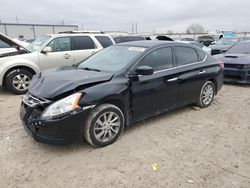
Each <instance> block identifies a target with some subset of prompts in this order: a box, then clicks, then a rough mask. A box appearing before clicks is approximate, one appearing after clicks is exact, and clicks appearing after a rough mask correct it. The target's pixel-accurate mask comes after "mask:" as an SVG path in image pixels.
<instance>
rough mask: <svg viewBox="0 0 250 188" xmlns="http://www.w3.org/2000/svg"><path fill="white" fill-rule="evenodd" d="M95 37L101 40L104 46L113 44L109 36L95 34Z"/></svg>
mask: <svg viewBox="0 0 250 188" xmlns="http://www.w3.org/2000/svg"><path fill="white" fill-rule="evenodd" d="M95 38H96V39H97V40H98V42H100V44H101V45H102V47H103V48H107V47H109V46H111V45H113V42H112V41H111V40H110V38H109V37H107V36H95Z"/></svg>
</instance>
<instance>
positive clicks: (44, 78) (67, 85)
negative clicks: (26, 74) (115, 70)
mask: <svg viewBox="0 0 250 188" xmlns="http://www.w3.org/2000/svg"><path fill="white" fill-rule="evenodd" d="M112 76H113V74H112V73H108V72H96V71H88V70H83V69H78V68H74V67H62V68H56V69H49V70H46V71H43V72H40V73H38V74H36V75H35V76H34V77H33V78H32V81H31V83H30V86H29V93H30V94H31V95H34V96H36V97H40V98H45V99H53V98H55V97H57V96H59V95H62V94H64V93H66V92H69V91H72V90H75V89H76V88H78V87H80V86H84V85H87V84H91V85H92V84H95V83H96V84H97V83H99V82H105V81H109V80H110V79H111V78H112Z"/></svg>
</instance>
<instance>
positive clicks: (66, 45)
mask: <svg viewBox="0 0 250 188" xmlns="http://www.w3.org/2000/svg"><path fill="white" fill-rule="evenodd" d="M47 46H48V47H51V50H52V51H51V52H47V53H43V52H42V50H41V51H40V52H38V57H39V63H40V69H41V70H45V69H48V68H52V67H61V66H68V65H72V64H73V52H72V50H71V41H70V37H59V38H55V39H53V40H52V41H51V42H50V43H49V44H48V45H47Z"/></svg>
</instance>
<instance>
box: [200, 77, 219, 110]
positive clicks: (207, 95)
mask: <svg viewBox="0 0 250 188" xmlns="http://www.w3.org/2000/svg"><path fill="white" fill-rule="evenodd" d="M214 95H215V87H214V83H213V82H211V81H207V82H206V83H205V84H204V85H203V86H202V89H201V91H200V96H199V99H198V102H197V106H199V107H201V108H206V107H208V106H210V105H211V104H212V102H213V99H214Z"/></svg>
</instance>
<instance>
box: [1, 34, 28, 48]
mask: <svg viewBox="0 0 250 188" xmlns="http://www.w3.org/2000/svg"><path fill="white" fill-rule="evenodd" d="M0 40H1V41H3V42H5V43H7V44H8V45H10V46H11V47H13V48H16V49H17V50H20V48H23V49H24V50H25V51H27V52H29V50H28V49H26V48H25V47H24V46H23V45H21V44H19V43H17V42H15V41H14V40H12V39H11V38H9V37H7V36H5V35H4V34H2V33H0Z"/></svg>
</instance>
